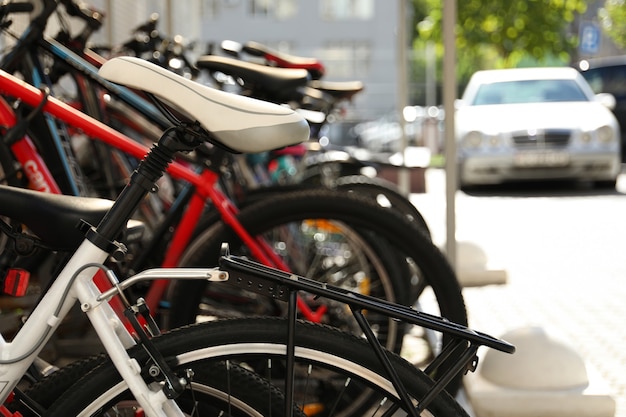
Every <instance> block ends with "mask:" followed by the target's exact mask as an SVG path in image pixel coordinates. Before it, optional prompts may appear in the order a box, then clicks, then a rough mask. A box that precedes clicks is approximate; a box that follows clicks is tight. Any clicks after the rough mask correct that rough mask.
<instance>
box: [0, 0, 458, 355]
mask: <svg viewBox="0 0 626 417" xmlns="http://www.w3.org/2000/svg"><path fill="white" fill-rule="evenodd" d="M48 4H51V2H48ZM44 12H45V13H51V12H52V7H50V8H49V9H48V10H45V11H44ZM41 16H44V15H43V14H42V15H41ZM39 21H40V22H41V21H43V19H40V20H39ZM30 33H31V35H30V36H31V37H32V38H33V39H38V38H37V37H36V36H33V33H35V32H34V30H33V31H31V32H30ZM38 42H41V43H42V44H43V45H44V46H45V45H47V46H45V49H46V50H47V51H48V52H49V53H51V54H53V53H56V54H57V55H55V56H59V55H60V56H63V57H65V59H67V60H68V62H69V63H71V65H73V66H75V67H79V68H81V72H84V73H86V74H90V73H91V72H92V71H93V69H90V68H89V67H87V66H85V64H84V63H82V62H83V61H82V60H80V58H79V57H77V56H76V55H75V54H72V53H70V52H68V51H66V50H65V49H62V48H61V46H60V45H58V44H55V43H46V41H45V40H38ZM16 55H18V54H17V53H15V55H14V56H16ZM18 56H19V55H18ZM81 63H82V65H83V66H82V67H80V65H81ZM0 88H1V89H3V90H4V91H6V92H7V93H9V95H11V96H13V97H16V98H18V99H19V100H20V101H21V103H22V104H24V105H27V106H30V107H31V108H33V109H35V113H37V112H41V111H42V110H44V109H45V110H46V112H47V113H49V114H50V115H51V116H53V117H55V118H56V119H58V120H62V121H65V122H66V123H68V125H70V126H72V127H74V128H77V129H80V130H81V131H82V132H84V133H85V134H87V135H89V136H92V137H95V138H99V139H101V140H103V141H105V142H106V143H108V144H111V145H113V146H115V147H116V148H118V149H121V150H123V151H124V152H126V153H128V154H130V155H132V156H134V157H135V158H138V159H139V158H142V157H143V155H145V153H146V151H147V150H146V148H145V147H142V146H141V145H139V144H137V143H135V142H133V141H130V140H129V139H128V138H127V137H125V136H123V135H121V134H119V133H118V132H115V131H112V130H111V129H108V128H106V127H105V126H103V125H102V124H94V123H92V121H91V120H90V119H86V118H85V117H84V115H82V114H81V113H79V112H77V111H76V110H74V109H72V108H70V107H69V106H66V105H65V106H62V105H61V104H60V102H58V101H57V100H55V99H53V98H52V97H48V98H47V102H45V103H44V102H42V99H43V97H44V96H45V95H42V93H41V92H40V91H39V90H37V89H34V88H32V87H30V86H26V85H24V84H23V83H19V82H17V81H16V80H14V79H12V78H11V77H9V76H8V75H7V74H2V75H1V76H0ZM111 89H112V90H113V91H124V90H121V88H120V87H117V86H114V87H112V88H111ZM125 94H126V95H128V92H125ZM7 108H8V107H7ZM8 110H10V108H8ZM31 111H32V110H31ZM161 118H162V117H161ZM6 124H7V125H9V126H10V125H11V120H8V119H7V121H6ZM18 125H19V123H18ZM16 131H17V132H20V130H19V129H17V130H16ZM14 138H18V139H19V142H20V143H21V140H22V139H23V137H22V136H21V135H17V136H14ZM16 143H17V142H16ZM24 163H25V161H24ZM42 169H43V167H42ZM169 172H170V173H171V174H172V175H173V176H175V177H177V178H179V179H182V180H185V181H188V182H189V183H190V184H192V186H193V187H190V188H189V189H187V190H186V191H185V193H181V196H180V198H181V203H180V204H179V205H177V206H176V210H174V211H173V212H172V213H171V215H172V219H174V220H178V219H182V220H181V223H180V224H179V225H178V227H177V228H176V230H175V232H174V235H173V238H172V244H171V245H170V246H169V247H168V249H167V254H166V257H165V258H164V259H165V260H164V261H163V262H162V263H160V265H161V266H175V265H179V264H180V259H181V258H180V257H181V255H182V253H183V251H184V250H185V248H186V247H187V246H188V242H190V237H192V230H193V229H194V228H196V226H197V225H198V221H199V219H200V217H201V215H202V213H203V210H204V208H205V202H206V201H207V200H211V201H212V202H213V207H214V208H215V209H217V210H218V212H219V216H217V217H219V218H221V219H222V220H221V221H220V222H218V223H217V226H216V227H217V230H218V231H221V233H222V237H223V233H229V232H228V229H229V228H230V227H233V228H234V230H235V231H236V233H237V234H238V239H241V240H242V241H243V242H244V243H245V245H246V247H247V248H250V249H251V251H252V252H251V253H252V254H253V255H254V256H255V259H259V260H262V261H263V262H264V263H267V264H268V265H274V266H277V265H281V264H282V265H284V261H283V260H281V259H279V258H278V257H277V256H276V255H275V254H274V253H273V251H267V246H266V245H265V244H264V243H263V242H262V241H260V240H259V239H258V237H257V236H260V235H262V234H263V232H265V231H267V229H265V230H263V229H258V225H257V226H255V227H256V229H255V233H254V234H251V233H250V232H249V231H247V230H246V228H247V227H249V226H248V225H244V224H243V223H242V221H241V220H240V219H243V218H244V217H245V218H247V219H253V218H254V217H255V210H256V208H255V207H256V206H254V207H246V208H245V209H244V210H241V212H239V213H238V212H237V210H236V209H235V208H234V206H233V205H232V204H231V203H230V202H229V201H228V200H227V199H226V197H225V196H224V195H223V194H222V193H220V191H219V190H218V189H217V188H215V184H216V182H217V180H218V179H219V175H218V173H217V172H215V171H211V170H203V171H202V173H200V174H198V173H196V172H194V171H193V170H190V169H188V168H186V167H184V166H183V165H181V164H178V163H174V164H172V166H171V168H170V171H169ZM320 196H322V197H323V196H326V198H328V199H330V200H332V201H335V204H336V205H337V206H339V207H343V209H342V210H343V211H342V212H340V213H338V214H336V215H335V219H336V220H342V222H343V224H345V225H344V226H342V228H344V229H345V230H350V229H352V230H356V229H355V227H349V226H350V223H346V216H351V217H348V218H347V219H348V220H350V219H353V218H355V217H359V214H355V213H347V214H346V213H345V212H346V207H355V206H358V208H359V210H364V211H368V210H370V209H371V214H370V216H371V217H373V218H375V219H377V220H379V219H381V218H385V219H389V221H391V222H392V223H394V224H395V226H394V227H395V229H387V228H385V227H381V228H380V230H378V231H377V233H378V235H377V236H376V237H371V236H370V237H368V235H363V234H361V236H362V237H361V240H360V242H361V243H360V246H359V247H361V248H362V247H364V246H363V242H364V244H365V247H369V248H370V249H369V250H368V252H369V253H371V255H372V260H371V261H368V262H370V263H371V264H372V265H374V266H376V265H378V267H377V268H379V269H378V272H375V274H376V275H374V273H369V274H367V275H366V276H367V277H368V280H369V279H374V278H376V277H380V278H379V279H381V280H383V281H384V280H386V281H385V282H386V284H385V285H387V288H386V289H385V288H384V287H381V289H380V290H376V289H375V288H374V287H373V286H372V285H371V283H372V282H373V281H368V280H366V281H364V288H365V289H366V290H367V291H368V293H370V294H378V295H383V294H385V296H388V297H389V298H390V299H392V300H395V301H399V302H403V298H402V297H405V296H406V293H407V292H406V291H402V288H404V285H405V283H404V282H397V281H396V282H395V283H394V281H393V279H394V278H393V277H398V276H400V275H399V274H396V273H390V272H389V271H394V268H396V269H397V268H398V266H394V265H393V261H390V258H387V257H385V256H382V255H381V254H384V253H385V250H387V251H389V249H388V248H387V249H386V248H385V246H384V244H381V243H379V242H381V241H383V242H386V241H389V242H390V243H389V246H392V245H393V246H392V247H394V248H395V247H397V248H399V249H402V250H408V251H410V252H409V253H408V255H409V256H411V257H412V258H413V259H415V260H416V263H417V264H418V265H420V267H421V268H422V270H421V271H420V272H421V274H422V275H421V276H422V277H423V278H424V279H423V280H422V281H421V282H420V283H419V287H420V291H421V290H422V289H423V288H425V287H430V286H432V288H433V289H434V290H435V291H434V292H435V297H436V298H437V304H438V305H439V307H438V308H439V312H440V313H441V314H443V315H445V316H446V317H448V318H449V319H450V320H453V321H456V322H460V323H463V322H465V321H466V316H465V310H464V306H463V302H462V297H461V292H460V289H459V288H458V283H457V282H456V278H455V277H454V273H453V272H452V271H451V269H450V268H449V266H447V263H446V261H445V259H444V258H443V256H442V255H441V254H440V253H439V252H438V251H436V250H433V248H432V247H431V246H432V245H431V244H430V243H427V242H424V241H423V239H422V238H421V237H420V236H418V235H419V232H414V226H410V225H409V226H406V221H404V222H396V221H394V220H393V217H390V216H391V215H390V214H387V213H385V212H384V211H383V210H382V209H381V208H380V207H378V208H374V206H373V204H372V203H371V202H369V203H364V202H360V200H357V201H355V200H354V198H353V197H348V196H337V195H336V194H332V193H328V192H318V191H315V192H308V191H307V192H304V193H302V194H299V195H296V196H294V195H292V196H290V197H281V198H277V199H275V200H273V202H272V203H267V202H266V203H264V204H265V207H266V210H267V212H268V213H274V215H273V216H272V221H273V222H276V221H277V219H278V220H280V221H283V222H284V218H282V217H281V216H280V215H279V214H277V213H278V209H281V210H282V209H284V207H287V206H286V204H288V203H289V201H293V200H302V201H310V202H312V203H315V204H319V202H320V201H322V200H321V199H320ZM187 202H189V204H188V205H187ZM342 202H344V203H343V204H342ZM268 205H269V206H268ZM268 207H269V208H268ZM272 207H275V208H276V211H274V210H272ZM299 210H300V211H299V214H296V216H299V218H300V219H303V220H307V219H310V217H308V216H309V215H310V211H309V208H308V207H306V205H305V207H302V206H301V207H300V209H299ZM183 213H184V214H183ZM321 213H322V214H321V215H320V217H321V218H332V217H331V216H329V215H328V211H323V212H321ZM268 216H271V214H268ZM339 216H342V217H339ZM364 219H365V217H364ZM214 220H215V218H208V219H206V220H205V221H206V222H207V223H203V224H214V225H215V224H216V223H214ZM357 220H358V221H360V222H361V223H356V226H358V227H360V228H361V229H362V228H367V227H368V225H367V223H368V222H363V219H357ZM268 224H271V223H268ZM170 225H171V223H170V224H168V223H166V224H165V225H164V227H163V229H162V230H160V231H158V234H157V236H160V239H155V240H153V241H152V244H154V245H158V244H160V243H162V242H163V241H164V240H165V239H164V238H162V237H161V236H167V234H165V235H163V234H162V233H168V227H170ZM310 230H312V229H310ZM393 230H401V233H395V232H394V231H393ZM320 231H324V229H323V228H322V229H320ZM412 231H413V232H412ZM381 233H384V234H383V235H382V236H383V237H385V236H386V238H385V239H381V238H380V237H381V235H380V234H381ZM400 235H404V236H405V238H404V240H403V241H401V242H400V241H398V236H400ZM409 235H410V236H409ZM198 239H200V240H197V243H198V244H197V245H193V246H194V248H196V255H195V256H197V257H199V258H204V262H205V265H206V262H209V259H215V261H217V254H218V252H217V251H213V249H205V248H212V247H213V242H214V241H213V240H210V241H209V240H207V239H209V238H208V235H206V234H205V235H203V236H202V237H198ZM203 241H206V242H208V243H203ZM356 242H359V241H356ZM277 243H278V244H280V243H281V242H280V241H279V242H277ZM207 250H209V252H206V251H207ZM359 251H360V249H354V250H353V251H352V252H354V253H356V252H359ZM151 252H152V248H148V249H147V250H146V251H145V253H151ZM207 253H208V254H209V255H210V256H211V258H209V257H208V256H207V255H206V254H207ZM192 255H193V253H192V252H188V253H187V259H190V258H192ZM391 259H393V258H391ZM141 260H142V261H145V259H141ZM421 260H424V262H425V263H424V264H423V265H421V264H422V262H421ZM138 264H139V265H141V264H140V263H136V264H135V265H133V266H132V267H136V268H139V267H138V266H136V265H138ZM144 265H145V264H144ZM380 265H385V267H384V268H380ZM283 268H285V269H287V268H286V267H284V266H283ZM385 271H387V272H385ZM305 272H306V271H305ZM357 272H358V271H357ZM168 284H169V282H167V281H156V282H153V283H152V284H151V285H150V288H149V292H148V293H147V294H146V297H145V298H146V302H147V303H148V305H149V306H150V307H151V311H155V310H157V309H158V307H159V302H160V301H161V300H162V299H163V294H164V291H165V288H166V287H167V286H168ZM365 284H367V285H365ZM389 286H391V288H394V286H395V288H394V289H393V292H392V291H390V290H389V288H390V287H389ZM383 291H387V292H386V293H384V292H383ZM197 294H200V291H195V292H194V295H197ZM392 294H395V296H392ZM183 300H185V296H184V295H183ZM411 302H412V301H408V300H406V302H405V304H409V303H411ZM182 304H183V306H185V305H189V303H188V302H185V303H182ZM196 305H197V306H199V305H201V304H200V303H198V304H196ZM237 307H240V305H239V306H237ZM272 307H273V306H272ZM300 307H301V309H302V314H303V315H304V317H306V318H307V319H311V320H316V321H319V320H320V317H321V316H322V315H323V314H324V310H320V309H319V307H320V306H316V308H315V309H312V308H311V307H310V306H307V305H305V304H304V303H300ZM231 311H235V310H234V309H233V310H231ZM316 312H317V315H316ZM194 313H195V312H194ZM194 313H192V314H194ZM184 314H185V315H181V317H182V318H179V319H178V320H181V321H189V320H193V317H191V319H190V318H189V312H188V311H187V312H185V313H184ZM389 323H390V325H392V327H393V326H395V325H393V323H391V321H389ZM382 333H384V332H382ZM382 333H381V334H382ZM389 334H392V333H389ZM397 334H400V333H397ZM425 337H426V336H425ZM400 340H401V339H400V338H397V339H395V340H394V339H391V338H390V340H389V341H388V343H389V347H390V348H393V347H394V346H396V348H397V347H399V343H400ZM432 343H433V349H436V345H437V342H432Z"/></svg>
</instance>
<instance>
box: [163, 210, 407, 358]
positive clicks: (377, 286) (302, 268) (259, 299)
mask: <svg viewBox="0 0 626 417" xmlns="http://www.w3.org/2000/svg"><path fill="white" fill-rule="evenodd" d="M277 201H278V202H279V203H280V202H281V201H282V199H279V200H277ZM326 213H329V212H328V211H326ZM275 219H276V218H275ZM300 220H302V221H303V224H304V226H302V227H305V228H306V231H305V233H304V234H305V235H306V236H304V237H302V236H300V235H299V230H297V229H298V228H299V227H300V226H301V224H300V223H297V222H296V223H295V226H294V224H293V223H290V222H288V223H286V225H287V227H288V230H287V231H284V230H283V229H284V225H285V223H279V224H278V225H277V227H271V226H270V228H269V229H268V228H263V227H261V229H258V225H259V223H256V225H252V229H247V230H249V231H251V232H253V233H254V234H256V233H257V232H258V233H259V234H263V236H264V237H265V238H267V237H268V231H271V232H272V233H274V232H275V231H278V233H279V234H283V233H287V234H289V236H288V237H287V238H286V239H285V241H281V240H272V243H274V246H278V245H283V244H284V242H287V244H284V248H283V251H285V252H288V253H287V258H290V257H291V258H293V257H294V256H295V257H299V259H296V261H294V262H289V261H290V259H287V261H288V263H289V264H290V265H289V266H290V267H291V268H292V272H294V273H299V274H302V275H307V276H313V277H316V279H318V280H320V281H322V282H328V283H332V284H333V285H337V286H342V287H344V288H348V289H351V290H355V291H359V292H361V293H366V294H368V295H373V296H377V297H380V298H384V299H387V300H389V301H393V302H398V303H401V304H404V305H406V304H408V303H409V299H408V297H407V294H408V291H407V289H408V287H407V283H408V274H409V272H408V271H407V270H406V269H403V266H404V265H403V264H402V263H401V262H400V261H399V260H398V259H396V257H395V254H394V253H393V252H391V251H389V248H388V247H387V246H386V245H385V244H383V243H382V240H383V239H382V238H381V237H378V236H373V235H371V233H368V232H362V231H356V230H354V229H352V228H351V227H350V226H349V225H346V224H345V223H338V222H336V221H335V219H333V218H332V217H326V218H324V219H323V220H310V219H309V218H308V217H307V216H304V217H303V218H300ZM263 224H265V225H269V224H270V223H267V222H264V223H263ZM220 226H221V224H220V223H218V224H214V225H213V227H211V228H208V229H206V231H205V235H206V236H211V237H215V239H210V240H203V239H198V240H196V243H198V242H200V243H201V244H199V245H198V246H196V245H195V244H193V245H190V246H189V250H188V253H187V255H189V257H187V256H184V257H183V259H182V260H181V262H180V265H185V266H202V265H205V266H206V265H208V263H207V258H206V255H207V253H210V254H212V255H211V256H213V255H215V260H216V261H217V256H218V254H219V250H218V247H221V243H222V242H223V241H224V240H223V239H227V241H228V242H230V243H231V244H232V245H233V246H232V248H233V249H234V250H236V251H237V252H240V253H241V252H242V251H244V250H245V248H240V246H239V243H238V242H237V238H236V237H235V236H234V235H233V236H229V237H228V238H226V237H224V236H225V235H224V233H223V232H222V229H221V227H220ZM329 229H330V230H331V237H330V238H325V239H320V237H319V236H320V235H322V234H324V233H326V231H327V230H329ZM337 232H339V233H337ZM310 235H313V236H317V237H316V238H314V239H312V240H314V242H313V243H312V244H310V242H309V240H307V239H308V237H309V236H310ZM337 235H340V237H337ZM280 237H281V238H283V237H284V236H280ZM303 240H304V242H302V241H303ZM276 242H278V243H276ZM325 243H328V244H329V245H330V246H329V247H326V246H321V247H318V245H324V244H325ZM337 244H341V246H343V245H349V248H348V249H342V250H346V251H348V252H350V256H349V260H348V261H345V260H341V261H339V262H337V263H336V265H332V267H329V264H328V262H327V261H328V260H329V259H328V258H325V256H326V253H325V251H327V250H333V248H334V247H335V246H336V245H337ZM309 246H314V249H313V250H314V251H315V253H314V255H309V254H308V252H306V251H307V250H309V249H310V247H309ZM298 250H300V251H302V252H303V253H300V252H298ZM338 252H340V253H341V251H338ZM294 253H297V255H294ZM320 253H322V255H319V254H320ZM333 254H334V252H333ZM333 254H331V256H330V257H331V258H334V256H332V255H333ZM282 257H284V254H283V256H282ZM310 258H314V259H312V260H310ZM320 258H321V259H320ZM302 259H305V261H302ZM342 259H343V258H342ZM309 260H310V262H307V261H309ZM354 260H356V261H355V262H353V261H354ZM331 262H333V261H331ZM342 262H345V263H344V264H342ZM353 263H354V264H355V265H353ZM338 275H341V278H338V277H337V276H338ZM189 284H190V285H188V284H186V283H183V282H177V283H175V284H174V288H176V289H175V290H173V291H172V293H173V295H172V296H171V298H170V300H171V307H170V310H169V314H168V320H167V326H166V327H168V328H169V327H179V326H182V325H185V324H189V323H192V322H194V319H195V318H196V316H197V314H198V311H199V310H198V306H202V308H200V311H201V313H202V314H201V315H202V316H206V315H208V316H211V317H213V316H217V317H237V316H243V315H282V314H283V313H284V311H283V310H284V307H283V306H284V304H279V303H278V302H277V301H276V300H273V299H271V298H267V297H264V296H258V295H256V294H254V293H251V292H248V291H244V290H242V289H240V288H235V287H231V286H222V285H219V286H214V285H210V284H208V285H207V283H205V282H195V283H194V282H189ZM179 285H180V286H179ZM204 290H206V291H208V292H207V295H206V296H203V292H204ZM189 294H192V296H191V297H190V296H189ZM307 300H308V302H309V304H313V305H316V304H317V305H319V304H320V303H319V302H317V301H315V300H313V299H311V297H308V298H307ZM324 306H325V307H328V310H327V312H326V314H325V316H324V321H325V322H326V323H330V324H333V325H334V326H335V327H340V328H342V329H343V330H345V331H354V332H360V329H359V328H358V324H357V323H356V321H354V320H353V319H352V317H351V316H349V315H348V314H346V313H347V312H346V311H345V308H344V306H343V305H342V304H338V303H334V302H327V303H324ZM368 318H369V320H370V321H371V322H372V323H375V326H376V328H377V333H378V337H379V339H380V340H381V341H382V342H383V343H384V344H385V346H386V347H387V348H388V349H390V350H393V351H396V352H397V351H399V350H400V348H401V346H402V338H403V335H404V327H405V326H404V325H402V324H401V323H398V322H396V321H394V320H391V319H389V318H383V317H381V316H380V315H377V314H374V313H371V314H370V315H369V316H368ZM201 320H202V319H201Z"/></svg>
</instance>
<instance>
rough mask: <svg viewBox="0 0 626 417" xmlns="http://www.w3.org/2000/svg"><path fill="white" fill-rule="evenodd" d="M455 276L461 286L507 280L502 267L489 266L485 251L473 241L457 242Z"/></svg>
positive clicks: (503, 282)
mask: <svg viewBox="0 0 626 417" xmlns="http://www.w3.org/2000/svg"><path fill="white" fill-rule="evenodd" d="M457 252H458V254H457V259H458V265H457V268H456V269H457V271H458V272H457V276H458V279H459V284H461V286H462V287H479V286H484V285H502V284H506V282H507V273H506V271H505V270H503V269H494V268H492V267H490V266H489V261H488V259H487V254H486V253H485V251H484V250H483V249H482V248H481V247H480V246H478V245H477V244H475V243H473V242H466V241H459V242H457Z"/></svg>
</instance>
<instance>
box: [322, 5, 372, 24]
mask: <svg viewBox="0 0 626 417" xmlns="http://www.w3.org/2000/svg"><path fill="white" fill-rule="evenodd" d="M320 15H321V17H322V19H324V20H370V19H372V18H373V17H374V0H320Z"/></svg>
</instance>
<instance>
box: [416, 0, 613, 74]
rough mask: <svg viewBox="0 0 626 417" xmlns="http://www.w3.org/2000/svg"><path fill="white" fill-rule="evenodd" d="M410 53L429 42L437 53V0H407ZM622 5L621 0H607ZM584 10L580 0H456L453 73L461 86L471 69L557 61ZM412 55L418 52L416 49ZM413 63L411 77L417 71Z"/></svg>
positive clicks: (571, 47) (569, 47)
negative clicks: (410, 9) (410, 23)
mask: <svg viewBox="0 0 626 417" xmlns="http://www.w3.org/2000/svg"><path fill="white" fill-rule="evenodd" d="M412 1H413V6H414V14H413V18H414V38H413V39H414V42H413V48H414V50H415V51H420V50H423V49H424V47H425V44H426V42H428V41H431V42H435V44H436V45H437V55H438V57H441V56H443V46H442V19H443V10H442V7H443V6H442V4H443V1H450V0H412ZM608 1H615V2H619V3H621V4H622V5H623V3H624V1H625V0H608ZM586 9H587V2H586V0H459V1H457V25H456V33H457V40H456V46H457V61H458V64H457V69H456V70H457V74H458V76H459V84H461V85H462V84H463V83H464V82H465V81H467V79H468V78H469V76H470V75H471V74H472V73H473V72H474V71H476V70H479V69H486V68H511V67H516V66H523V65H524V63H525V62H531V63H532V64H533V65H534V64H537V63H539V64H542V63H550V64H552V63H554V62H555V61H556V62H561V63H563V64H567V63H568V62H569V60H570V55H571V53H572V52H573V51H575V49H576V47H577V45H578V38H577V34H576V32H577V31H575V30H571V29H570V26H571V24H572V23H573V22H574V21H575V19H576V18H577V17H578V16H579V15H580V14H582V13H584V12H585V11H586ZM416 56H418V54H417V53H416ZM419 68H420V65H419V63H418V64H417V65H416V66H415V71H416V73H415V76H418V77H419V76H420V74H419V71H420V70H419Z"/></svg>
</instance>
